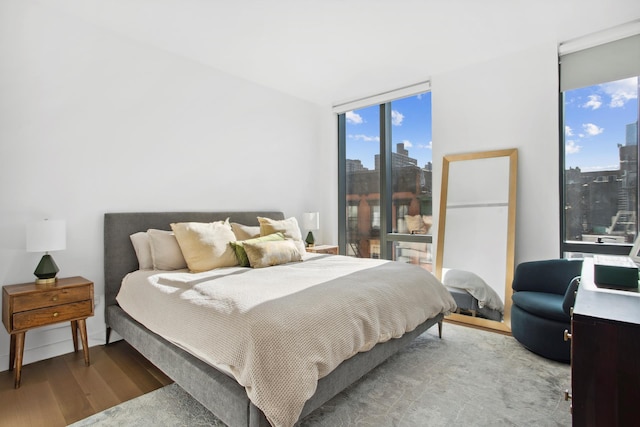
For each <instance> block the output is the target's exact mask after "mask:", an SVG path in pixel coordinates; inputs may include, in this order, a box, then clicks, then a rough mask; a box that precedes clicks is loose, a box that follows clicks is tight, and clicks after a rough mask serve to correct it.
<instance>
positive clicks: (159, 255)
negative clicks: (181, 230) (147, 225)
mask: <svg viewBox="0 0 640 427" xmlns="http://www.w3.org/2000/svg"><path fill="white" fill-rule="evenodd" d="M147 235H148V236H149V243H150V245H151V258H152V260H153V268H154V269H155V270H181V269H183V268H187V262H186V261H185V259H184V256H183V255H182V251H181V250H180V246H179V245H178V241H177V240H176V236H175V235H174V234H173V232H171V231H165V230H156V229H153V228H152V229H149V230H147Z"/></svg>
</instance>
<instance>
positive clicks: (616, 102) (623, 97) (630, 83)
mask: <svg viewBox="0 0 640 427" xmlns="http://www.w3.org/2000/svg"><path fill="white" fill-rule="evenodd" d="M600 88H601V89H602V91H603V92H604V93H606V94H607V95H609V96H610V97H611V101H610V102H609V107H611V108H620V107H624V105H625V104H626V103H627V102H628V101H630V100H632V99H637V98H638V78H637V77H631V78H629V79H624V80H618V81H615V82H611V83H605V84H603V85H600Z"/></svg>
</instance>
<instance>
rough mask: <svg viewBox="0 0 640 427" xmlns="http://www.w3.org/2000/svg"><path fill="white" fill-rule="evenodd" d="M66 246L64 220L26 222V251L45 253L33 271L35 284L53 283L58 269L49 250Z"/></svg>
mask: <svg viewBox="0 0 640 427" xmlns="http://www.w3.org/2000/svg"><path fill="white" fill-rule="evenodd" d="M66 246H67V236H66V223H65V221H64V220H49V219H45V220H42V221H36V222H32V223H29V224H27V252H44V253H45V254H44V255H43V256H42V259H41V260H40V263H39V264H38V266H37V267H36V270H35V271H34V272H33V274H35V275H36V277H37V278H38V279H37V280H36V283H37V284H49V283H55V281H56V274H58V271H60V269H59V268H58V266H57V265H56V263H55V261H54V260H53V258H52V257H51V255H49V252H51V251H59V250H62V249H65V248H66Z"/></svg>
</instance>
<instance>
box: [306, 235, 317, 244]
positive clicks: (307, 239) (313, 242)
mask: <svg viewBox="0 0 640 427" xmlns="http://www.w3.org/2000/svg"><path fill="white" fill-rule="evenodd" d="M304 241H305V242H307V246H313V245H314V244H315V243H316V239H315V238H314V237H313V233H312V232H309V234H307V238H306V239H304Z"/></svg>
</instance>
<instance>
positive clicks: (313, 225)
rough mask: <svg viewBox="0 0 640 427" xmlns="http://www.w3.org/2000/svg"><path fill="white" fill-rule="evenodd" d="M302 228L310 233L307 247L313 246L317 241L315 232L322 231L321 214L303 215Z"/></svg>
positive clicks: (308, 213)
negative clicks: (314, 235)
mask: <svg viewBox="0 0 640 427" xmlns="http://www.w3.org/2000/svg"><path fill="white" fill-rule="evenodd" d="M302 228H304V229H306V230H308V231H309V233H308V234H307V238H306V239H305V240H304V241H305V242H307V246H313V245H314V244H315V242H316V239H315V238H314V237H313V231H315V230H319V229H320V212H305V213H303V214H302Z"/></svg>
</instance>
